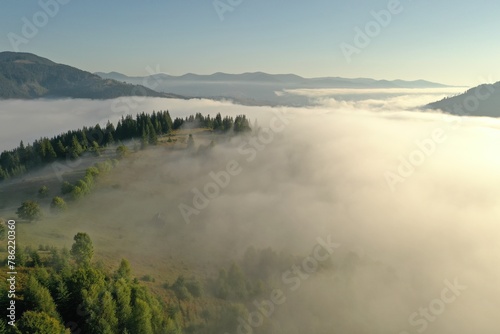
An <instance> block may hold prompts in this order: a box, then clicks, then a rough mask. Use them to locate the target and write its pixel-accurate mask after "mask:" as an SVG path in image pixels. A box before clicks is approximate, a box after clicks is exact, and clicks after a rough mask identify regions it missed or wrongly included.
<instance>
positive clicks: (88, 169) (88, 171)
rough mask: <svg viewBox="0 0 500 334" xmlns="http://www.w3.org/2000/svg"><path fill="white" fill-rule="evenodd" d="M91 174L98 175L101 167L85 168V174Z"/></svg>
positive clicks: (92, 175)
mask: <svg viewBox="0 0 500 334" xmlns="http://www.w3.org/2000/svg"><path fill="white" fill-rule="evenodd" d="M87 175H90V176H91V177H96V176H97V175H99V169H97V168H96V167H89V168H87V169H86V170H85V176H87Z"/></svg>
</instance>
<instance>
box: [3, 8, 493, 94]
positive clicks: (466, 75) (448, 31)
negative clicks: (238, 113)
mask: <svg viewBox="0 0 500 334" xmlns="http://www.w3.org/2000/svg"><path fill="white" fill-rule="evenodd" d="M44 1H45V2H47V3H50V2H53V1H56V0H41V1H40V2H39V1H27V0H0V6H1V8H2V11H1V13H0V31H1V37H0V50H14V47H13V45H12V43H11V42H10V41H9V37H8V36H9V33H14V34H17V35H18V36H20V37H23V32H22V29H23V26H24V25H26V23H25V22H26V21H28V22H31V23H33V22H34V23H36V22H38V25H39V26H40V28H38V30H39V31H38V32H37V33H35V34H33V36H31V35H30V32H28V38H26V39H25V40H24V41H23V43H20V44H18V45H17V49H18V50H19V51H26V52H33V53H36V54H39V55H41V56H44V57H47V58H50V59H52V60H54V61H56V62H60V63H66V64H70V65H73V66H76V67H79V68H82V69H85V70H88V71H91V72H95V71H105V72H109V71H118V72H122V73H125V74H128V75H147V74H148V71H147V70H146V67H148V66H149V67H151V68H157V66H159V69H160V70H161V71H162V72H166V73H169V74H174V75H180V74H184V73H187V72H193V73H200V74H210V73H214V72H217V71H222V72H230V73H240V72H251V71H265V72H269V73H296V74H299V75H302V76H305V77H316V76H342V77H373V78H376V79H406V80H414V79H426V80H432V81H437V82H442V83H448V84H457V85H470V86H472V85H476V84H478V83H480V82H485V81H497V80H500V79H498V78H499V77H500V69H499V68H498V66H497V58H498V55H499V54H500V44H499V43H497V42H496V40H497V38H496V37H497V35H496V32H498V31H499V30H500V20H498V17H499V16H500V2H497V1H493V0H489V1H488V0H479V1H463V0H455V1H450V0H446V1H439V2H437V1H431V0H419V1H411V0H401V2H400V4H399V6H396V7H395V8H397V13H396V14H392V15H391V16H392V17H391V18H390V19H389V20H388V21H387V24H385V22H383V23H384V24H383V25H385V26H382V25H380V24H375V25H373V24H372V25H370V24H369V22H370V21H373V20H374V18H373V16H372V14H371V12H372V11H380V10H382V9H386V8H388V5H389V3H391V1H393V0H370V1H368V0H365V1H363V0H355V1H332V0H315V1H303V0H220V1H219V5H220V4H221V3H223V4H226V5H225V6H229V7H226V9H227V8H229V9H231V11H229V10H227V11H225V12H224V13H218V12H217V10H216V9H215V6H214V3H215V2H214V1H213V0H203V1H192V0H191V1H186V0H162V1H160V0H148V1H145V0H143V1H137V0H134V1H132V0H120V1H118V0H109V1H95V0H86V1H76V0H72V1H71V0H58V1H59V2H62V3H65V2H67V3H65V4H59V5H58V6H59V8H58V9H57V10H54V6H53V5H52V6H49V7H47V8H49V9H48V10H46V11H48V12H49V14H52V15H46V14H44V12H43V11H44V9H42V7H41V5H40V3H44ZM229 3H233V4H236V5H230V4H229ZM220 6H221V5H220ZM40 11H42V12H40ZM219 11H221V10H219ZM37 14H38V15H37ZM219 14H220V15H219ZM23 18H25V19H24V21H23ZM221 18H222V19H221ZM37 20H38V21H37ZM367 24H368V27H371V28H372V29H374V30H371V33H370V34H371V35H372V37H369V38H370V43H369V45H368V46H362V47H359V45H360V44H359V43H358V45H356V44H355V42H354V39H355V36H356V32H355V28H356V27H359V28H360V29H361V30H365V28H366V27H367V26H366V25H367ZM25 30H26V29H25ZM11 36H12V35H11ZM25 37H26V36H24V37H23V38H25ZM342 43H348V44H350V45H352V46H354V47H357V49H358V51H359V53H357V54H353V55H352V57H351V58H352V59H351V62H350V63H349V62H347V60H346V57H344V55H343V53H342V51H341V45H342Z"/></svg>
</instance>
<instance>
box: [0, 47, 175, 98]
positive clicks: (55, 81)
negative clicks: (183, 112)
mask: <svg viewBox="0 0 500 334" xmlns="http://www.w3.org/2000/svg"><path fill="white" fill-rule="evenodd" d="M134 95H140V96H151V97H177V98H180V96H175V95H172V94H165V93H158V92H156V91H154V90H151V89H149V88H146V87H143V86H137V85H131V84H124V83H122V82H118V81H115V80H112V79H102V78H101V77H99V76H97V75H95V74H92V73H90V72H86V71H82V70H79V69H77V68H74V67H71V66H68V65H63V64H56V63H54V62H53V61H51V60H49V59H46V58H42V57H39V56H37V55H34V54H31V53H19V52H0V98H3V99H12V98H15V99H33V98H42V97H43V98H88V99H110V98H116V97H121V96H134Z"/></svg>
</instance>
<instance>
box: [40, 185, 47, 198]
mask: <svg viewBox="0 0 500 334" xmlns="http://www.w3.org/2000/svg"><path fill="white" fill-rule="evenodd" d="M48 194H49V187H47V186H41V187H40V189H38V197H40V198H45V197H47V195H48Z"/></svg>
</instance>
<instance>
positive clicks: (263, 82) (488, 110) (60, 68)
mask: <svg viewBox="0 0 500 334" xmlns="http://www.w3.org/2000/svg"><path fill="white" fill-rule="evenodd" d="M449 87H451V86H446V85H443V84H439V83H435V82H430V81H425V80H417V81H404V80H393V81H389V80H375V79H369V78H356V79H348V78H340V77H323V78H303V77H301V76H298V75H295V74H268V73H263V72H254V73H242V74H227V73H221V72H218V73H214V74H211V75H198V74H192V73H188V74H185V75H182V76H172V75H168V74H165V73H158V74H154V75H150V76H144V77H131V76H127V75H124V74H121V73H117V72H110V73H103V72H97V73H95V74H92V73H90V72H86V71H83V70H80V69H77V68H75V67H71V66H68V65H64V64H57V63H55V62H53V61H51V60H49V59H46V58H42V57H39V56H37V55H34V54H30V53H20V52H0V98H1V99H36V98H87V99H113V98H117V97H123V96H147V97H164V98H181V99H185V98H207V99H212V100H225V99H228V100H232V101H234V102H235V103H238V104H243V105H255V106H263V105H267V106H279V105H282V106H293V107H302V106H310V105H314V104H316V103H317V99H313V98H312V97H311V96H310V95H308V94H304V91H307V90H310V91H314V90H325V89H326V90H328V89H331V90H336V89H337V90H339V91H340V90H345V91H346V92H345V93H336V94H335V97H334V98H335V99H339V100H356V98H357V97H356V95H357V94H353V93H352V92H353V91H357V90H359V91H363V90H364V91H366V92H367V94H373V98H377V97H379V95H380V94H381V93H380V91H379V92H377V93H369V91H370V90H386V92H387V93H384V94H390V92H391V91H395V90H397V89H414V90H418V89H439V88H449ZM365 98H366V96H365ZM498 105H500V82H497V83H495V84H489V85H480V86H478V87H475V88H471V89H469V90H467V91H466V92H465V93H463V94H460V95H456V96H452V97H447V98H444V99H442V100H440V101H437V102H433V103H430V104H428V105H426V106H424V107H425V108H427V109H435V110H438V109H440V110H443V111H445V112H448V113H451V114H455V115H472V116H489V117H499V116H500V108H498Z"/></svg>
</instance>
